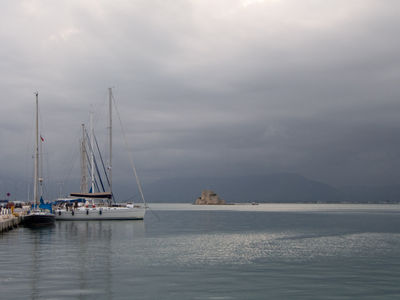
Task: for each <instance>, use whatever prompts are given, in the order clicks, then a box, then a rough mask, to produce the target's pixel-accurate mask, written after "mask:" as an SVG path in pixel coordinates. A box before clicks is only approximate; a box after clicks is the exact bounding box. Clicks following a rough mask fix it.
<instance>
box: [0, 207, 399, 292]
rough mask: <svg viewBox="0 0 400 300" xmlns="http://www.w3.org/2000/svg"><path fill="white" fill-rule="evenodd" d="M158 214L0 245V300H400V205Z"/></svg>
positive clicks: (16, 235) (64, 227)
mask: <svg viewBox="0 0 400 300" xmlns="http://www.w3.org/2000/svg"><path fill="white" fill-rule="evenodd" d="M150 207H151V208H152V209H151V210H150V211H148V213H147V215H146V218H145V221H108V222H107V221H103V222H98V221H90V222H84V221H81V222H78V221H74V222H58V223H56V225H55V226H54V227H52V228H43V229H38V230H32V229H28V228H23V227H20V228H18V229H16V230H13V231H10V232H8V233H6V234H3V235H0V299H400V205H326V204H315V205H302V204H286V205H278V204H265V205H255V206H252V205H234V206H218V207H216V206H214V207H200V206H192V205H186V204H169V205H165V204H153V205H151V206H150Z"/></svg>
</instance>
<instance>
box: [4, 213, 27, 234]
mask: <svg viewBox="0 0 400 300" xmlns="http://www.w3.org/2000/svg"><path fill="white" fill-rule="evenodd" d="M21 221H22V216H14V215H13V214H12V213H11V210H8V209H3V210H2V211H1V214H0V233H3V232H6V231H8V230H11V229H13V228H15V227H17V226H18V224H19V223H21Z"/></svg>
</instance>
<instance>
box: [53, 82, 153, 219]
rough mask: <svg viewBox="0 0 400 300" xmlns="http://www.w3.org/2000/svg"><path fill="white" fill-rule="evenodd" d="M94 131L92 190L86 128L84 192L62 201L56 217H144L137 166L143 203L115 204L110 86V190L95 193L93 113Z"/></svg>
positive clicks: (91, 155)
mask: <svg viewBox="0 0 400 300" xmlns="http://www.w3.org/2000/svg"><path fill="white" fill-rule="evenodd" d="M90 119H91V121H90V123H91V130H90V147H89V150H90V163H89V166H90V178H91V180H90V183H91V189H90V192H89V193H86V192H85V189H86V161H85V159H86V154H85V153H86V148H85V142H84V140H85V139H86V138H85V137H86V135H85V130H84V127H83V137H82V139H83V141H82V162H81V164H82V182H81V192H80V193H71V194H70V197H69V198H68V199H64V201H61V203H59V205H58V206H57V208H56V211H55V215H56V220H63V221H72V220H143V219H144V215H145V213H146V205H145V200H144V196H143V191H142V188H141V185H140V182H139V180H138V177H137V173H136V169H135V167H134V165H133V169H134V174H135V177H136V182H137V185H138V189H139V192H140V195H141V198H142V200H143V205H137V204H133V203H119V204H116V203H114V204H112V200H113V191H112V89H111V88H109V155H110V156H109V165H108V167H107V170H108V174H107V175H108V176H107V178H108V186H109V191H108V192H95V175H94V164H95V163H94V153H93V152H94V151H93V149H94V141H93V139H94V132H93V116H92V114H91V118H90Z"/></svg>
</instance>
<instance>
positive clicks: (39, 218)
mask: <svg viewBox="0 0 400 300" xmlns="http://www.w3.org/2000/svg"><path fill="white" fill-rule="evenodd" d="M54 222H55V216H54V214H51V213H32V214H28V215H26V216H24V218H23V220H22V224H23V225H24V226H26V227H42V226H51V225H54Z"/></svg>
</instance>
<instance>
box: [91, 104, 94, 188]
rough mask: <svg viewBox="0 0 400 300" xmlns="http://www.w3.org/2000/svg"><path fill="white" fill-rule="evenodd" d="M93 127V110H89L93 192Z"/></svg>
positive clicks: (92, 184)
mask: <svg viewBox="0 0 400 300" xmlns="http://www.w3.org/2000/svg"><path fill="white" fill-rule="evenodd" d="M93 147H94V128H93V111H91V112H90V179H91V188H92V193H94V153H93Z"/></svg>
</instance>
